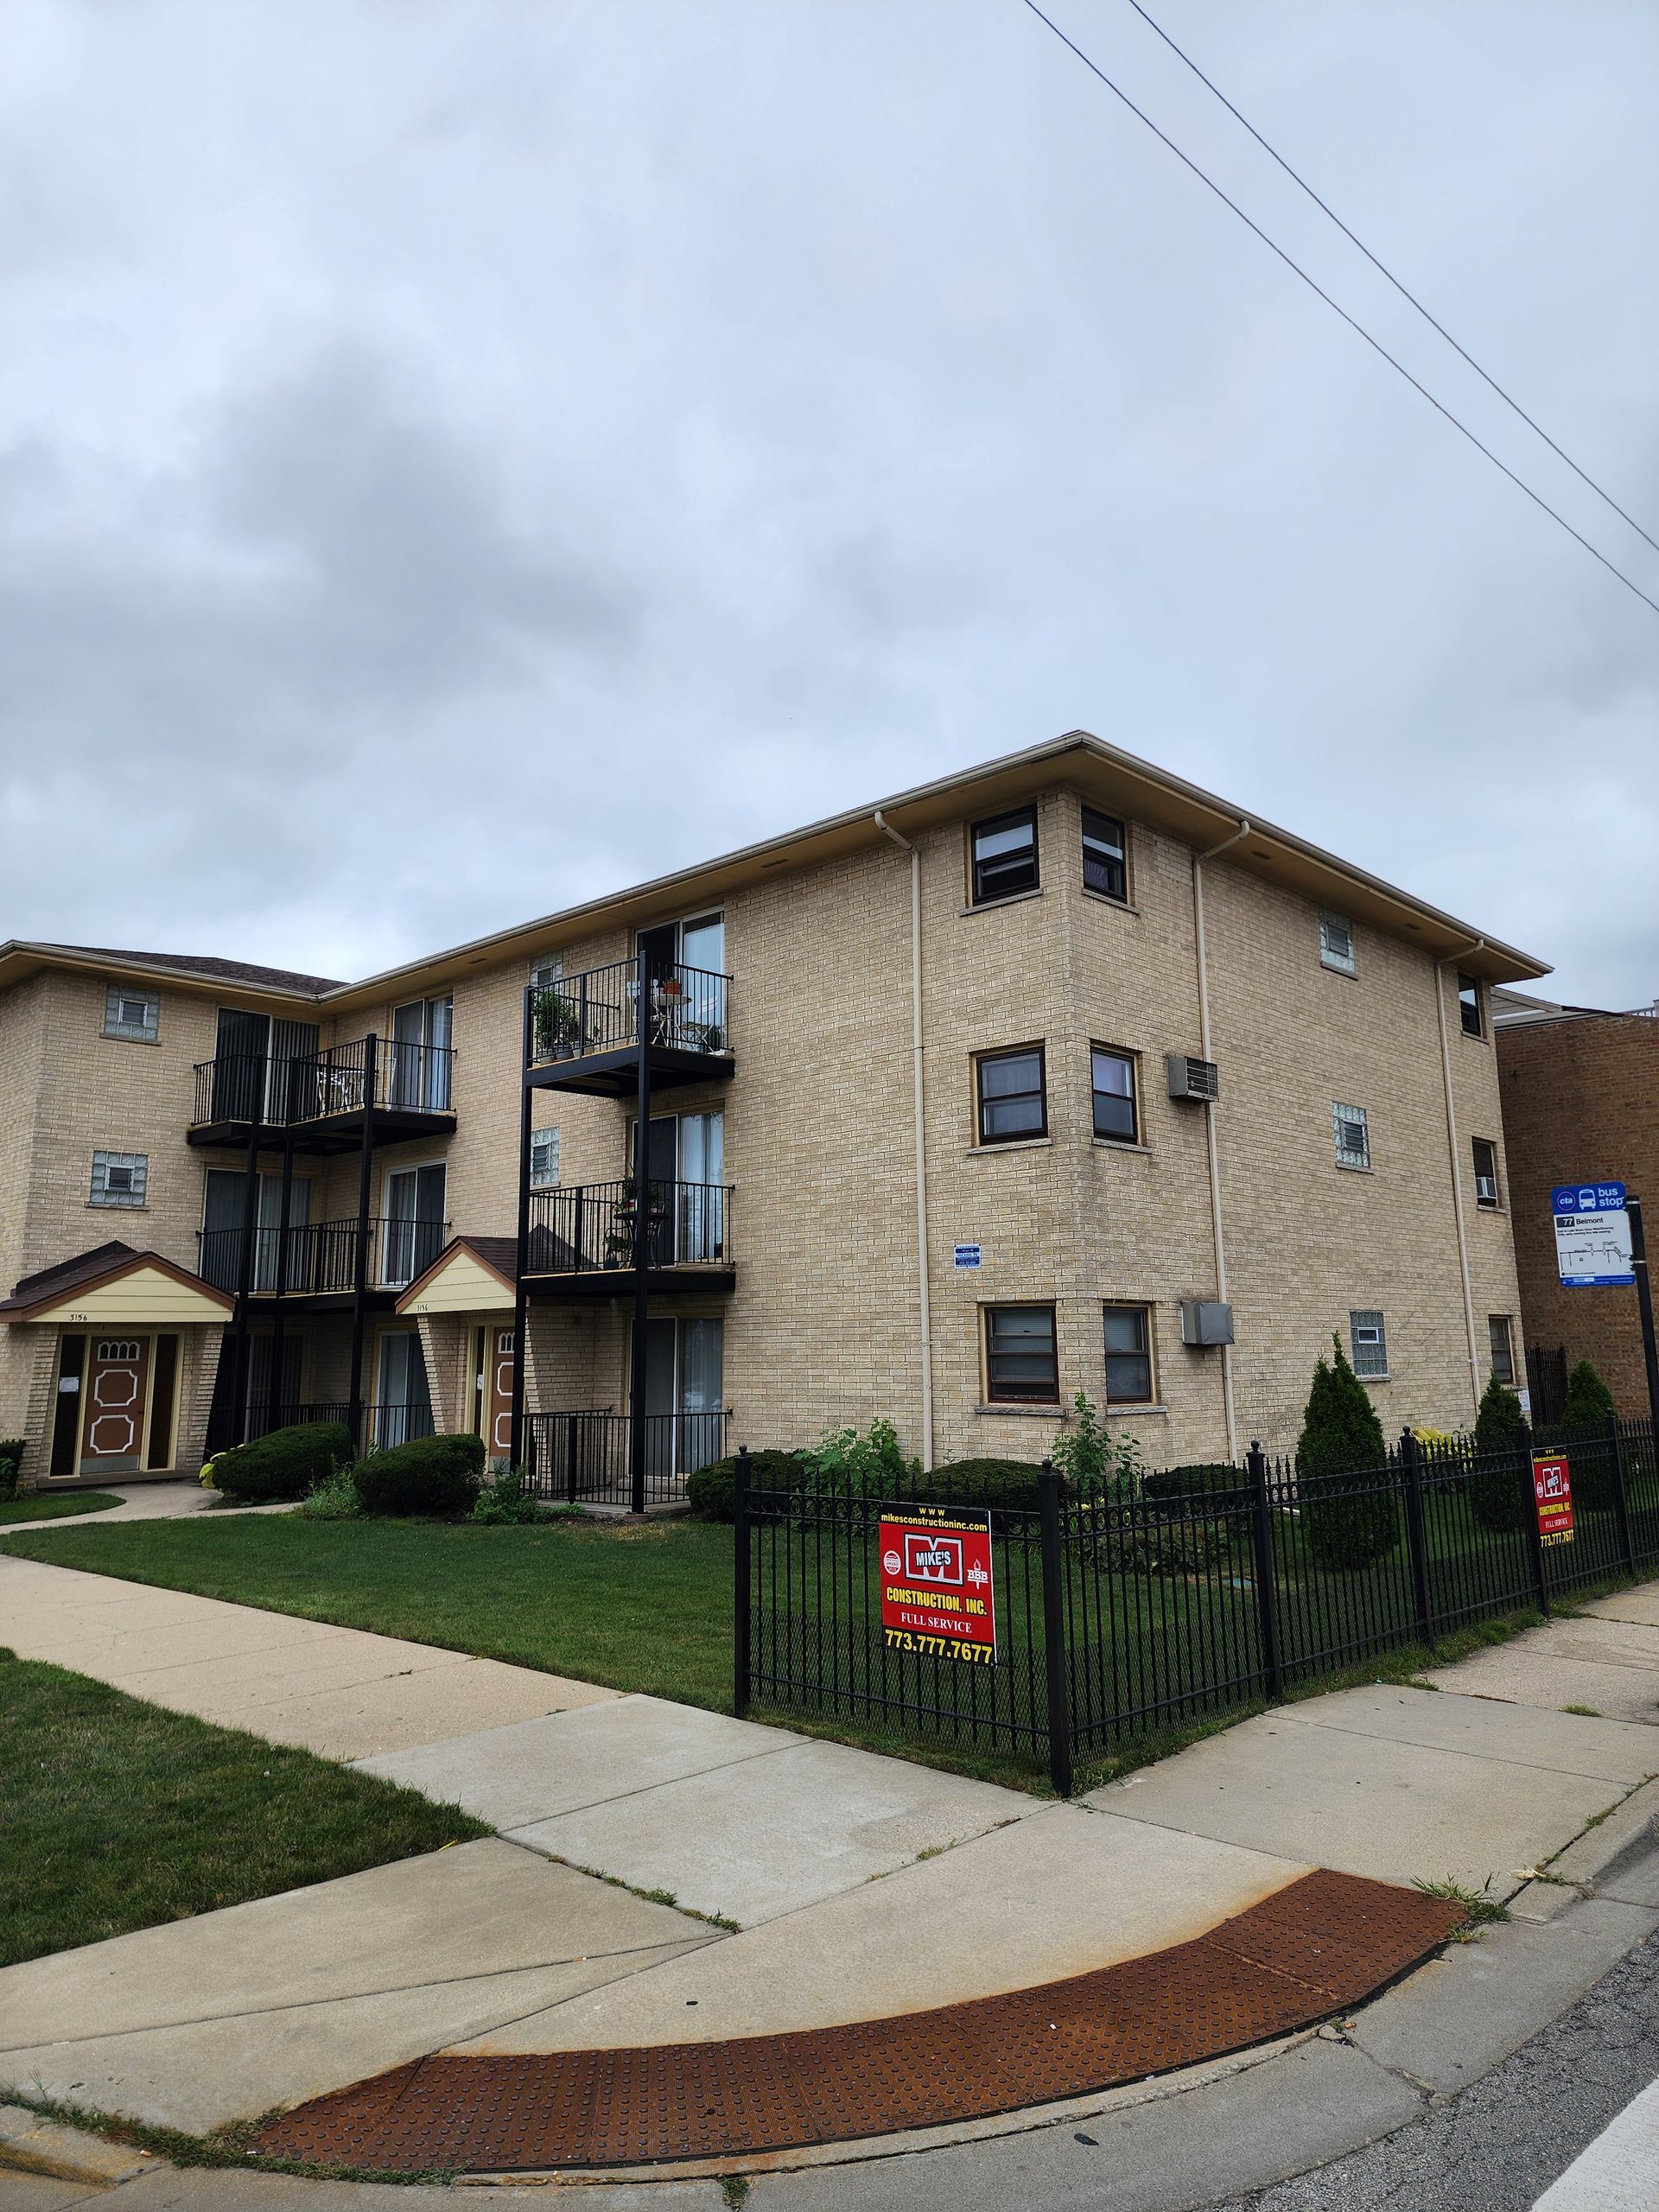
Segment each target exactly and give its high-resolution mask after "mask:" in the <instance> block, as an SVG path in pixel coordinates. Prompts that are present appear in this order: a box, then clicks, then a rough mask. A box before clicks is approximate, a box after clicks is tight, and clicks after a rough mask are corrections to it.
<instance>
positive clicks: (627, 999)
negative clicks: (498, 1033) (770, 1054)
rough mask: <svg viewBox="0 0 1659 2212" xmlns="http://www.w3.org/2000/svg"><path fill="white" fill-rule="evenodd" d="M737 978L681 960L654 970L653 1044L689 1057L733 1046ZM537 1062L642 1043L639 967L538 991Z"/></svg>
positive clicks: (618, 967)
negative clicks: (730, 1010)
mask: <svg viewBox="0 0 1659 2212" xmlns="http://www.w3.org/2000/svg"><path fill="white" fill-rule="evenodd" d="M730 985H731V978H730V976H722V975H720V974H717V973H716V972H715V970H714V969H709V968H686V967H682V966H681V965H679V964H678V963H675V962H663V963H658V964H654V965H652V966H651V967H650V969H649V972H648V974H647V976H646V982H645V1041H646V1042H647V1043H648V1044H652V1045H663V1046H670V1047H671V1048H673V1049H675V1050H677V1051H679V1052H710V1053H723V1052H728V1050H729V1049H730V1032H729V1029H728V1014H727V1001H728V993H729V989H730ZM529 999H530V1020H529V1023H528V1026H527V1031H526V1033H527V1035H528V1036H529V1039H530V1056H531V1065H535V1066H540V1065H544V1064H545V1063H547V1062H549V1061H552V1060H575V1059H583V1058H587V1057H588V1055H589V1054H590V1053H594V1052H617V1051H620V1049H622V1048H623V1047H624V1046H629V1045H635V1044H637V1043H638V1042H639V1029H640V1023H639V999H640V987H639V962H638V961H637V960H614V961H612V962H611V963H609V964H608V965H607V966H606V967H603V968H588V969H583V971H582V974H581V975H579V976H560V977H559V978H558V979H557V980H556V981H555V982H550V983H533V984H531V987H530V993H529Z"/></svg>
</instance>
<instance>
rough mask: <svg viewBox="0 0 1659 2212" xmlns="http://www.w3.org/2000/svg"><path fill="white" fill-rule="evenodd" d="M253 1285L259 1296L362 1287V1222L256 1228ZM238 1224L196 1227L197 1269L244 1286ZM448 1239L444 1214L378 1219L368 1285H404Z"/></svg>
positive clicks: (373, 1225) (371, 1227)
mask: <svg viewBox="0 0 1659 2212" xmlns="http://www.w3.org/2000/svg"><path fill="white" fill-rule="evenodd" d="M251 1236H252V1239H253V1252H252V1259H251V1265H250V1268H249V1271H248V1288H249V1290H250V1291H251V1293H252V1294H253V1295H254V1296H255V1297H257V1298H274V1297H277V1295H278V1294H281V1295H283V1296H292V1297H300V1298H322V1297H327V1296H329V1295H332V1294H336V1293H339V1292H346V1291H353V1290H355V1289H356V1287H357V1249H358V1224H357V1223H356V1222H355V1221H354V1220H346V1221H310V1222H300V1223H296V1224H294V1225H293V1226H292V1227H290V1228H289V1230H288V1232H287V1264H286V1266H284V1265H283V1231H282V1230H280V1229H255V1230H252V1231H251ZM242 1237H243V1232H242V1230H240V1229H205V1230H200V1231H199V1232H198V1237H197V1242H198V1245H199V1247H200V1256H199V1259H198V1262H197V1272H198V1274H200V1276H201V1279H202V1281H204V1282H211V1283H214V1284H216V1285H217V1286H218V1287H219V1289H220V1290H229V1291H237V1290H239V1289H240V1288H241V1286H242ZM448 1242H449V1224H448V1222H447V1221H375V1220H372V1221H371V1222H370V1223H369V1224H368V1235H367V1247H368V1249H367V1261H366V1265H365V1269H364V1283H365V1287H366V1288H368V1289H370V1290H403V1289H404V1288H406V1287H407V1286H408V1285H409V1284H410V1283H411V1282H413V1281H414V1280H415V1278H416V1275H418V1274H423V1273H424V1272H425V1270H426V1269H427V1268H429V1267H430V1266H431V1264H432V1262H433V1261H434V1260H435V1259H436V1258H437V1256H438V1255H439V1253H440V1252H442V1249H443V1248H444V1246H445V1245H446V1244H447V1243H448Z"/></svg>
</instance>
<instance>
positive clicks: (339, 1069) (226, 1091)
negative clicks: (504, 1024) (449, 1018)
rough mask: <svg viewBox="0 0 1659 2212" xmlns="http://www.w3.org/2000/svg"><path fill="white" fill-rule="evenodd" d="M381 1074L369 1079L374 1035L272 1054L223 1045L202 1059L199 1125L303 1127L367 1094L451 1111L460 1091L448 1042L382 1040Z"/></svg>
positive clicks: (349, 1108)
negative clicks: (214, 1055) (289, 1053)
mask: <svg viewBox="0 0 1659 2212" xmlns="http://www.w3.org/2000/svg"><path fill="white" fill-rule="evenodd" d="M374 1046H375V1049H374V1081H373V1083H372V1084H370V1083H369V1081H368V1079H367V1068H368V1058H369V1050H368V1048H369V1040H368V1039H367V1038H365V1037H358V1038H354V1039H353V1040H352V1041H351V1042H350V1043H349V1044H345V1045H329V1046H326V1047H325V1048H324V1049H323V1050H322V1051H321V1052H302V1053H296V1054H294V1055H292V1056H290V1057H285V1058H267V1057H266V1055H265V1054H264V1053H263V1052H221V1053H219V1055H218V1057H217V1058H213V1059H211V1060H200V1061H198V1062H197V1064H196V1071H195V1077H196V1089H195V1104H194V1110H193V1113H192V1116H191V1126H192V1128H204V1127H206V1126H207V1125H208V1124H210V1123H213V1122H259V1123H260V1124H261V1125H262V1126H264V1128H278V1129H283V1128H302V1127H303V1126H305V1125H306V1124H307V1123H309V1122H324V1121H328V1120H331V1119H333V1118H334V1117H336V1116H345V1115H352V1114H360V1113H361V1112H362V1110H363V1106H364V1102H365V1097H367V1098H368V1099H369V1102H370V1103H372V1105H374V1106H375V1107H377V1108H381V1109H388V1110H390V1111H392V1112H396V1113H406V1114H447V1113H448V1112H449V1111H450V1109H451V1101H452V1097H453V1084H452V1077H453V1073H454V1058H455V1055H454V1049H453V1047H451V1046H448V1045H411V1044H404V1043H401V1042H399V1041H398V1039H396V1038H391V1037H378V1038H377V1039H375V1040H374Z"/></svg>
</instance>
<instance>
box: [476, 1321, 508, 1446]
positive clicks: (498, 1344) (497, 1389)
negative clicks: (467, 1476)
mask: <svg viewBox="0 0 1659 2212" xmlns="http://www.w3.org/2000/svg"><path fill="white" fill-rule="evenodd" d="M483 1335H484V1344H485V1351H486V1358H485V1363H484V1389H483V1399H484V1449H485V1450H486V1452H488V1453H489V1455H490V1457H491V1458H492V1459H508V1458H510V1457H511V1456H512V1370H513V1367H514V1364H515V1355H514V1351H513V1345H514V1338H513V1333H512V1330H511V1329H499V1328H496V1327H495V1326H493V1325H486V1328H485V1330H484V1332H483Z"/></svg>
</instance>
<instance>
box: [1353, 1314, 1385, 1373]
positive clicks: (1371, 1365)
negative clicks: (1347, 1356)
mask: <svg viewBox="0 0 1659 2212" xmlns="http://www.w3.org/2000/svg"><path fill="white" fill-rule="evenodd" d="M1348 1340H1349V1343H1350V1344H1351V1345H1352V1347H1353V1356H1354V1372H1355V1374H1356V1375H1360V1376H1372V1377H1376V1376H1380V1375H1386V1374H1387V1373H1388V1371H1389V1336H1388V1331H1387V1329H1386V1328H1385V1327H1384V1325H1383V1316H1382V1315H1381V1314H1380V1313H1376V1312H1375V1311H1362V1312H1358V1313H1350V1315H1349V1316H1348Z"/></svg>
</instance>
